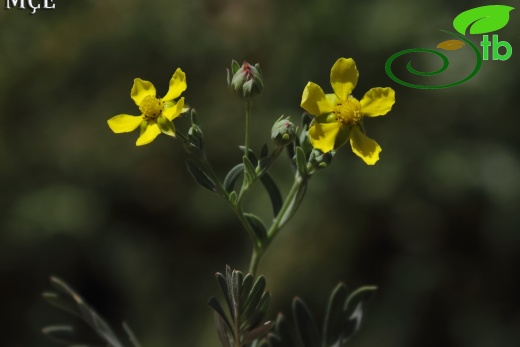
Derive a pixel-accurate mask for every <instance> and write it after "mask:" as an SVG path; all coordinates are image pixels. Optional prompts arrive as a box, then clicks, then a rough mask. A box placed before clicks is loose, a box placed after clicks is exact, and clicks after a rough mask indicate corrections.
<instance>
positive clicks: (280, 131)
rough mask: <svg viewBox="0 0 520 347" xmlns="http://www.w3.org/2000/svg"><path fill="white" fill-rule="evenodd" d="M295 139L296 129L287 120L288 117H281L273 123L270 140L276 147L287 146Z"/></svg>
mask: <svg viewBox="0 0 520 347" xmlns="http://www.w3.org/2000/svg"><path fill="white" fill-rule="evenodd" d="M295 138H296V127H295V126H294V124H293V123H292V122H291V121H290V120H289V117H287V118H284V116H281V117H280V118H278V120H277V121H276V122H275V123H274V125H273V128H272V130H271V139H272V140H273V141H274V143H276V144H277V145H278V146H287V145H288V144H290V143H291V142H293V141H294V139H295Z"/></svg>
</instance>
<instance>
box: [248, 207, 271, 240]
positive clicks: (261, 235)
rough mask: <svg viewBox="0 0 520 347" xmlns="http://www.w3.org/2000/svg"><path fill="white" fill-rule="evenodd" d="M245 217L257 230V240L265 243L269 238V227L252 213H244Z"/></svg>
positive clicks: (254, 229) (252, 227) (255, 230)
mask: <svg viewBox="0 0 520 347" xmlns="http://www.w3.org/2000/svg"><path fill="white" fill-rule="evenodd" d="M244 217H245V219H246V220H247V222H248V223H249V225H250V226H251V229H253V231H254V232H255V236H256V238H257V240H259V241H260V242H261V243H264V242H265V241H266V240H267V229H266V227H265V225H264V223H263V222H262V221H261V220H260V218H258V217H257V216H255V215H254V214H252V213H244Z"/></svg>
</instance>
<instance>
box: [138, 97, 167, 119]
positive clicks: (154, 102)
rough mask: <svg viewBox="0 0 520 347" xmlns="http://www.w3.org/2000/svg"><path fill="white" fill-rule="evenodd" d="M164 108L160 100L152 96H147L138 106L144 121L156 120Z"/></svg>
mask: <svg viewBox="0 0 520 347" xmlns="http://www.w3.org/2000/svg"><path fill="white" fill-rule="evenodd" d="M163 108H164V103H163V101H162V100H160V99H157V98H154V97H153V96H150V95H148V96H147V97H146V98H144V100H143V101H141V104H140V105H139V110H140V111H141V112H142V113H143V115H144V118H145V119H146V120H150V119H156V118H157V117H159V116H160V115H161V112H162V110H163Z"/></svg>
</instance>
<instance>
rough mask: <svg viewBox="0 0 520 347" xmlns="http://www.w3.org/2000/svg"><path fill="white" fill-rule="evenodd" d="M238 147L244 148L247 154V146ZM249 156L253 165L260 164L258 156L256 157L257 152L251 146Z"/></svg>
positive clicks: (243, 150)
mask: <svg viewBox="0 0 520 347" xmlns="http://www.w3.org/2000/svg"><path fill="white" fill-rule="evenodd" d="M238 147H239V148H240V149H241V150H242V152H243V153H244V155H245V154H246V147H244V146H238ZM247 158H248V159H249V160H250V161H251V163H252V164H253V166H257V165H258V158H257V157H256V154H255V152H253V150H252V149H251V148H249V151H248V155H247Z"/></svg>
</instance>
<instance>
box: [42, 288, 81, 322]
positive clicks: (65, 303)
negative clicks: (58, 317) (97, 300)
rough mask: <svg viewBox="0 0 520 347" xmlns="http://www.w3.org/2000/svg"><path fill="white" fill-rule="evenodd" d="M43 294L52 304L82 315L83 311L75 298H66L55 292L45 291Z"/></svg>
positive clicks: (79, 315)
mask: <svg viewBox="0 0 520 347" xmlns="http://www.w3.org/2000/svg"><path fill="white" fill-rule="evenodd" d="M42 296H43V298H44V299H45V300H47V302H49V303H50V304H51V305H54V306H56V307H57V308H59V309H62V310H64V311H67V312H69V313H72V314H74V315H76V316H78V317H81V313H80V312H79V310H78V305H77V304H76V302H75V301H74V300H72V299H70V298H64V297H62V296H61V295H59V294H56V293H53V292H45V293H43V294H42Z"/></svg>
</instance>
